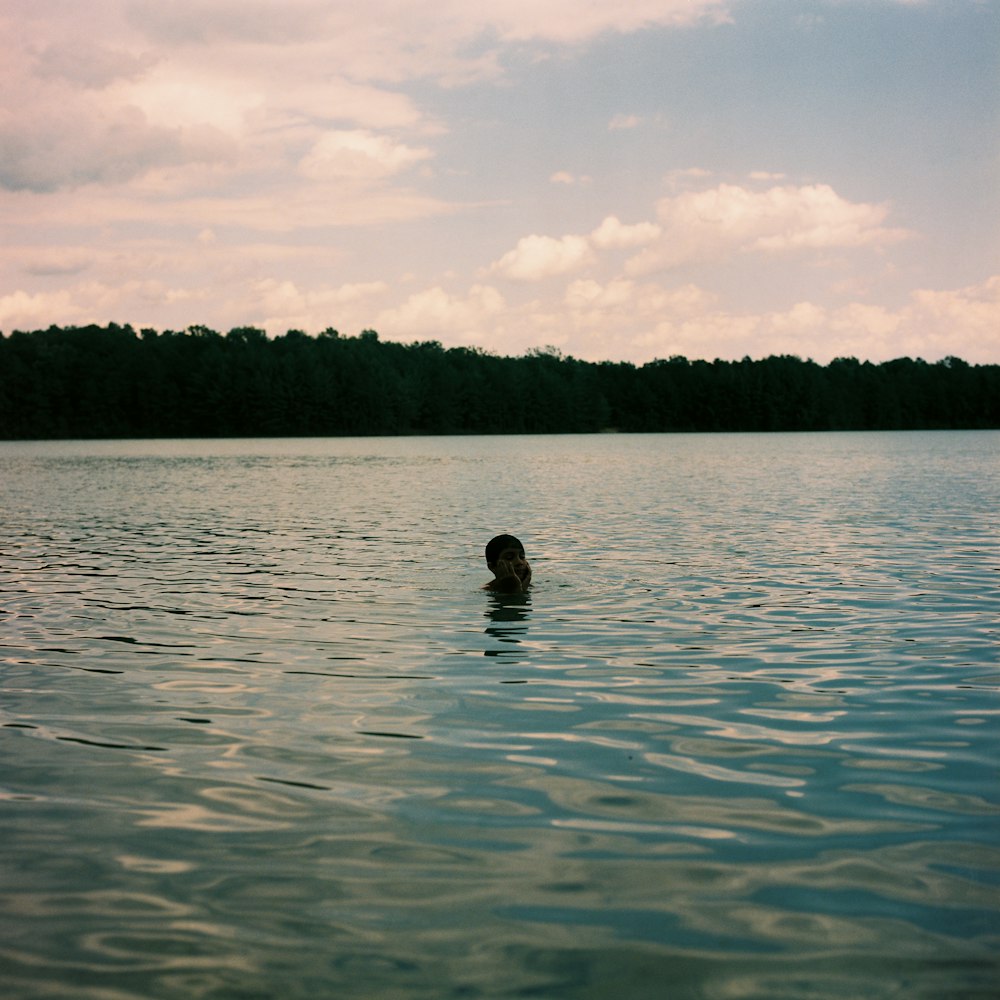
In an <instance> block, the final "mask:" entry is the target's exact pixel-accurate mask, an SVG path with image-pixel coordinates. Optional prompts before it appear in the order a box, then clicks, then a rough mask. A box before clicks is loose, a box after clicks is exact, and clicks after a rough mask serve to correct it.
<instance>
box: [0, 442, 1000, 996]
mask: <svg viewBox="0 0 1000 1000" xmlns="http://www.w3.org/2000/svg"><path fill="white" fill-rule="evenodd" d="M0 515H2V523H3V529H4V533H3V537H2V539H0V623H2V630H0V643H2V647H0V649H2V652H0V656H2V688H0V762H2V770H0V995H3V996H4V997H5V998H6V997H9V998H18V1000H20V998H41V997H46V998H48V997H57V998H68V1000H79V998H87V1000H98V998H100V1000H133V998H170V1000H173V998H178V1000H190V998H213V1000H215V998H218V1000H221V998H270V997H275V998H282V1000H284V998H291V1000H295V998H310V1000H324V998H327V997H330V998H383V997H385V998H393V1000H411V998H413V1000H417V998H420V1000H424V998H426V1000H451V998H476V997H521V996H529V997H541V998H554V1000H561V998H572V1000H577V998H588V1000H597V998H614V1000H618V998H622V1000H634V998H657V1000H660V998H670V1000H673V998H687V997H705V998H756V997H760V998H794V1000H806V998H828V997H829V998H834V997H836V998H862V997H863V998H882V997H886V998H897V997H899V998H906V1000H923V998H934V1000H938V998H952V1000H955V998H971V997H995V996H997V992H998V984H1000V785H998V780H997V762H998V760H1000V728H998V725H997V716H998V704H1000V699H998V688H1000V662H998V661H1000V655H998V654H1000V646H998V638H1000V636H998V632H1000V589H998V586H1000V551H998V543H997V525H998V523H1000V433H993V432H978V433H953V432H945V433H933V434H907V433H896V434H828V435H771V436H763V435H762V436H756V435H703V436H694V435H691V436H688V435H673V436H668V435H651V436H627V435H622V436H610V435H609V436H593V437H518V438H410V439H363V440H362V439H351V440H268V441H160V442H54V443H53V442H50V443H5V444H0ZM499 531H513V532H514V533H516V534H518V535H519V536H520V537H521V538H522V540H523V541H524V542H525V545H526V547H527V550H528V557H529V558H530V559H531V560H532V563H533V567H534V577H535V586H534V588H533V591H532V593H531V594H530V596H528V597H519V598H497V597H491V596H490V595H488V594H487V593H485V592H483V591H481V590H479V589H478V588H479V586H480V585H481V584H482V583H483V582H485V580H486V579H487V577H488V575H489V574H488V573H487V571H486V568H485V564H484V562H483V557H482V549H483V546H484V545H485V543H486V541H487V539H488V538H489V537H490V536H491V535H492V534H494V533H496V532H499Z"/></svg>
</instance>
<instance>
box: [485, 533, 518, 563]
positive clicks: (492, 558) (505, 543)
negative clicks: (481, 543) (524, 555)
mask: <svg viewBox="0 0 1000 1000" xmlns="http://www.w3.org/2000/svg"><path fill="white" fill-rule="evenodd" d="M504 549H520V550H521V552H524V546H523V545H522V544H521V541H520V539H518V538H515V537H514V536H513V535H497V536H496V538H491V539H490V540H489V541H488V542H487V543H486V565H487V566H492V565H493V564H494V563H495V562H496V561H497V559H499V558H500V553H501V552H503V550H504Z"/></svg>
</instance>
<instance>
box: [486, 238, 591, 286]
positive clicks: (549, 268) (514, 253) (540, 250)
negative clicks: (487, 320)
mask: <svg viewBox="0 0 1000 1000" xmlns="http://www.w3.org/2000/svg"><path fill="white" fill-rule="evenodd" d="M592 259H593V256H592V251H591V249H590V243H589V241H588V240H587V238H586V237H585V236H563V237H561V238H559V239H556V238H555V237H553V236H538V235H534V234H533V235H531V236H524V237H522V238H521V239H520V240H518V242H517V246H516V247H514V249H513V250H511V251H509V252H508V253H505V254H504V255H503V256H502V257H501V258H500V259H499V260H498V261H496V263H494V264H493V265H492V266H491V267H490V271H491V272H494V273H497V274H501V275H503V277H505V278H509V279H510V280H511V281H541V280H542V279H544V278H551V277H554V276H555V275H559V274H566V273H567V272H569V271H575V270H577V269H578V268H580V267H583V266H584V265H586V264H588V263H589V262H590V261H591V260H592Z"/></svg>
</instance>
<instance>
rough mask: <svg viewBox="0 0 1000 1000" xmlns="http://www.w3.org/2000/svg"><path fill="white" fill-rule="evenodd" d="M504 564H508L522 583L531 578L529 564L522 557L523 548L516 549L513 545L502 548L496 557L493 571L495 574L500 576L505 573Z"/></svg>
mask: <svg viewBox="0 0 1000 1000" xmlns="http://www.w3.org/2000/svg"><path fill="white" fill-rule="evenodd" d="M505 566H509V567H510V569H511V570H513V571H514V573H515V574H516V575H517V577H518V579H519V580H521V582H522V583H525V582H527V581H528V580H529V579H530V578H531V564H530V563H529V562H528V560H527V559H525V558H524V549H518V548H515V547H514V546H509V547H508V548H506V549H504V550H503V551H502V552H501V553H500V555H499V556H498V557H497V561H496V563H495V564H494V567H493V572H494V573H495V574H496V575H497V576H502V575H504V573H505Z"/></svg>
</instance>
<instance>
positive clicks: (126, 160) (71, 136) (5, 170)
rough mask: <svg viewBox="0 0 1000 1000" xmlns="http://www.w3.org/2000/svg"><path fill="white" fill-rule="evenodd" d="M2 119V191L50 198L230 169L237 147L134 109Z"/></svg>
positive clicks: (213, 132) (83, 106) (79, 109)
mask: <svg viewBox="0 0 1000 1000" xmlns="http://www.w3.org/2000/svg"><path fill="white" fill-rule="evenodd" d="M36 112H37V113H36V114H35V115H33V116H31V117H28V116H21V117H19V118H15V117H13V116H11V115H8V116H5V117H4V118H2V119H0V186H2V187H5V188H7V189H9V190H12V191H37V192H51V191H56V190H58V189H59V188H63V187H76V186H79V185H81V184H94V183H122V182H125V181H129V180H132V179H133V178H135V177H138V176H140V175H142V174H143V173H145V172H146V171H148V170H151V169H153V168H155V167H162V166H176V165H180V164H188V163H220V162H226V161H231V160H232V159H233V157H234V155H235V145H234V143H233V142H232V140H231V139H229V137H227V136H226V135H225V134H224V133H222V132H220V131H219V130H218V129H216V128H213V127H211V126H194V127H191V128H163V127H159V126H154V125H151V124H150V123H149V121H148V120H147V118H146V116H145V115H144V114H143V113H142V112H141V111H140V110H139V109H138V108H135V107H122V108H118V109H115V110H114V111H112V112H110V113H109V112H107V111H105V110H102V109H99V108H96V107H93V106H91V105H88V104H87V103H86V102H78V103H75V104H74V103H70V104H64V105H62V106H53V107H50V108H47V109H46V110H45V111H44V112H41V111H39V110H38V109H36Z"/></svg>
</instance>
